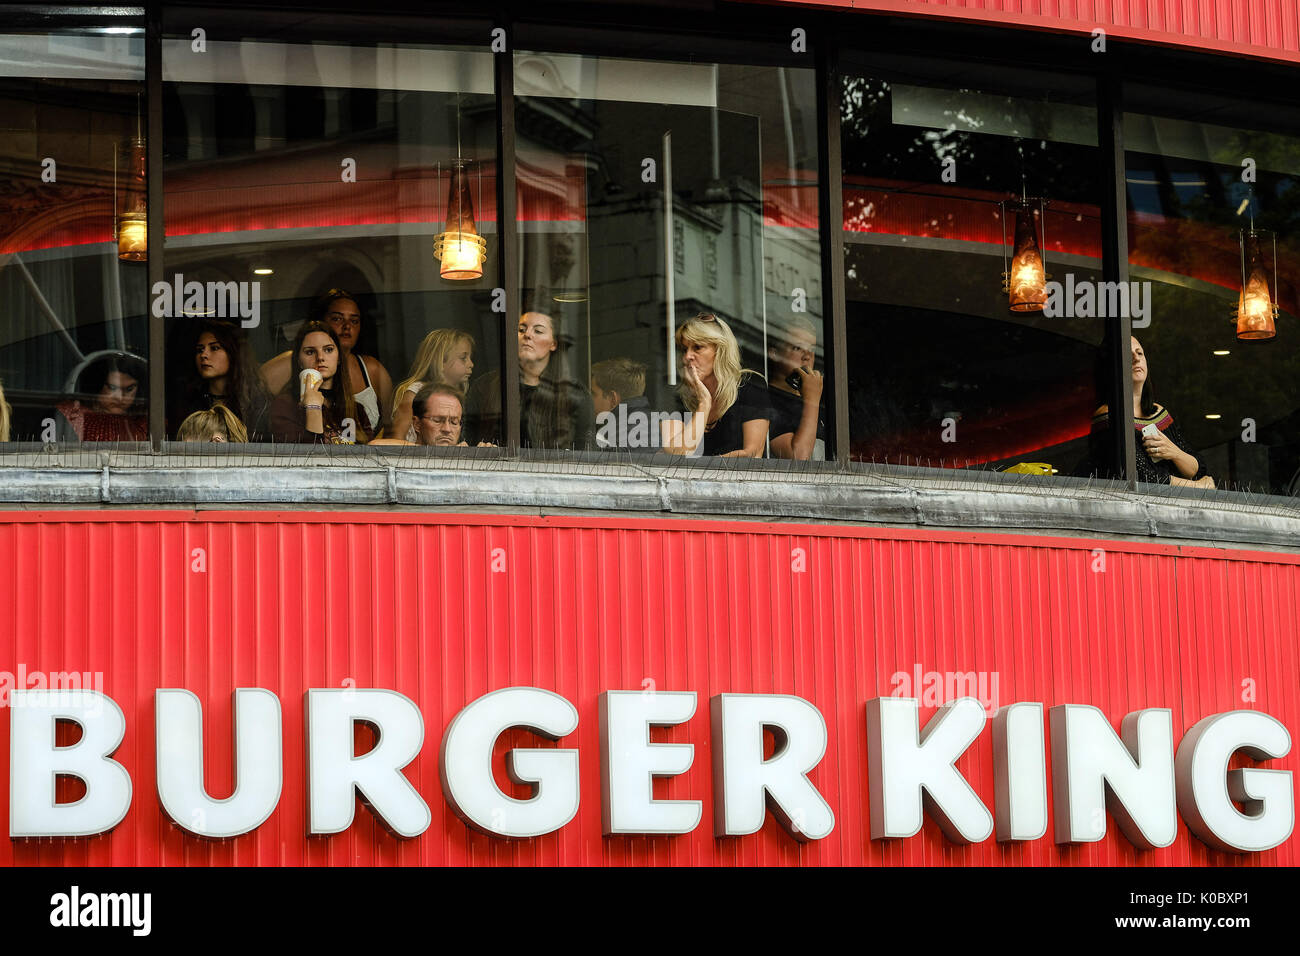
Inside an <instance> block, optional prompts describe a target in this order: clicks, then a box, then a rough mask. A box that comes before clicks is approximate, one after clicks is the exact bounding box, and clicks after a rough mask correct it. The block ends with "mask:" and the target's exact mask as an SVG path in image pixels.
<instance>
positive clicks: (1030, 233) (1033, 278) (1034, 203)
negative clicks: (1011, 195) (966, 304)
mask: <svg viewBox="0 0 1300 956" xmlns="http://www.w3.org/2000/svg"><path fill="white" fill-rule="evenodd" d="M1000 205H1001V206H1002V264H1003V267H1004V271H1003V273H1002V291H1003V292H1005V293H1006V294H1007V297H1008V305H1009V307H1010V309H1011V311H1012V312H1041V311H1043V305H1044V304H1045V303H1046V302H1047V280H1048V278H1050V277H1049V276H1048V274H1047V270H1046V267H1045V266H1044V264H1043V249H1044V248H1046V246H1047V232H1046V218H1047V217H1046V215H1045V214H1046V209H1047V201H1046V200H1044V199H1042V198H1030V197H1027V196H1024V197H1022V198H1020V199H1007V200H1003V201H1002V203H1001V204H1000ZM1035 209H1037V211H1038V221H1039V228H1037V229H1036V228H1035V226H1034V211H1035ZM1012 216H1014V217H1015V229H1014V231H1013V236H1014V239H1013V243H1012V245H1010V246H1008V245H1007V220H1008V219H1009V218H1011V217H1012ZM1040 237H1041V241H1040Z"/></svg>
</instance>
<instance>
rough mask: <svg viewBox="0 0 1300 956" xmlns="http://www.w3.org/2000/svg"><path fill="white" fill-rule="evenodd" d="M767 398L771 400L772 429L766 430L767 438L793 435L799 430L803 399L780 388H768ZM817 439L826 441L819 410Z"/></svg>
mask: <svg viewBox="0 0 1300 956" xmlns="http://www.w3.org/2000/svg"><path fill="white" fill-rule="evenodd" d="M767 394H768V397H769V398H770V399H771V400H772V427H771V428H770V429H769V430H768V433H767V434H768V437H769V438H776V437H778V436H780V435H785V434H794V433H795V432H797V431H798V430H799V422H800V421H802V419H803V397H802V396H800V395H791V394H790V393H789V392H787V391H785V390H784V389H780V388H769V389H768V390H767ZM815 437H817V438H820V439H822V441H825V440H826V423H825V422H824V421H822V418H821V409H818V410H817V434H816V436H815Z"/></svg>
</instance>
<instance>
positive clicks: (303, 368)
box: [271, 322, 357, 445]
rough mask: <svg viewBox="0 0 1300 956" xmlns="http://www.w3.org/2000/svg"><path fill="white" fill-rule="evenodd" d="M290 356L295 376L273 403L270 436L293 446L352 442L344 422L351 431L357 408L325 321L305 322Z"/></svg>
mask: <svg viewBox="0 0 1300 956" xmlns="http://www.w3.org/2000/svg"><path fill="white" fill-rule="evenodd" d="M292 355H293V356H294V369H293V377H292V378H290V379H289V381H288V382H286V383H285V385H284V388H283V389H281V391H280V394H279V395H277V396H276V397H275V401H273V402H272V403H271V435H272V437H273V438H274V439H275V440H276V441H278V442H293V443H295V444H312V443H324V444H331V445H350V444H354V443H355V442H354V440H353V439H352V438H351V437H350V436H349V429H348V420H349V419H351V421H352V422H353V432H354V433H355V423H356V420H357V418H356V416H357V407H356V404H355V403H354V402H353V400H352V390H351V389H350V388H348V387H347V386H346V385H345V384H344V381H343V375H342V373H341V372H340V370H339V369H340V364H341V361H342V355H343V347H342V345H340V344H339V338H338V336H337V335H336V334H335V333H334V330H333V329H332V328H330V327H329V326H328V325H326V324H325V323H324V322H306V323H304V324H303V327H302V328H301V329H299V330H298V337H297V339H295V340H294V343H293V352H292ZM304 372H310V373H312V374H309V375H304V374H303V373H304Z"/></svg>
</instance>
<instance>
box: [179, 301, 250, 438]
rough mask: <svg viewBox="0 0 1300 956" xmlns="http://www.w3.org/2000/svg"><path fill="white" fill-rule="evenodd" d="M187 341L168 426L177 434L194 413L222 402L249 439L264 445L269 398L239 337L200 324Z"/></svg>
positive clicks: (225, 325)
mask: <svg viewBox="0 0 1300 956" xmlns="http://www.w3.org/2000/svg"><path fill="white" fill-rule="evenodd" d="M191 341H192V342H193V348H192V349H190V350H188V355H187V363H186V374H184V375H182V376H181V377H180V381H178V382H177V383H176V386H175V389H176V392H177V396H176V399H175V400H174V401H173V402H172V404H171V408H170V409H169V411H168V414H167V422H168V424H169V426H170V427H171V428H172V429H178V428H179V426H180V423H181V422H183V421H184V420H185V419H186V418H188V417H189V416H190V415H192V414H193V413H194V412H201V411H207V410H208V409H210V408H212V406H213V405H215V404H217V403H218V402H220V403H221V404H223V405H225V406H226V407H227V408H228V409H230V411H232V412H234V414H235V417H236V418H238V419H239V420H240V421H241V422H243V423H244V425H245V427H246V428H247V429H248V436H249V439H251V440H252V441H266V440H267V436H266V414H267V409H268V407H269V406H270V404H271V396H270V395H268V394H267V392H266V386H264V385H263V384H262V378H261V376H260V375H258V373H257V367H256V366H255V365H254V364H253V358H252V354H251V350H250V349H249V348H248V345H247V343H245V342H244V340H243V337H242V336H241V335H240V333H239V331H238V330H237V329H236V328H235V326H233V325H231V324H230V323H229V322H201V323H199V324H198V325H197V326H196V327H195V329H194V337H193V339H192V340H191ZM169 430H170V429H169ZM231 440H232V441H233V440H234V439H231ZM246 440H248V439H246Z"/></svg>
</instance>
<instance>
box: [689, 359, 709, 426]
mask: <svg viewBox="0 0 1300 956" xmlns="http://www.w3.org/2000/svg"><path fill="white" fill-rule="evenodd" d="M682 377H683V378H685V379H686V384H687V385H689V386H690V387H691V390H692V391H693V392H694V393H695V400H696V403H697V404H696V406H695V410H696V411H697V412H703V413H704V414H705V416H706V417H707V416H708V414H709V412H711V411H713V396H712V395H711V394H709V387H708V386H707V385H705V384H704V382H703V381H702V380H701V379H700V373H699V371H697V370H696V368H695V366H694V365H692V364H689V363H688V364H687V365H686V367H685V368H684V369H683V370H682Z"/></svg>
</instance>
